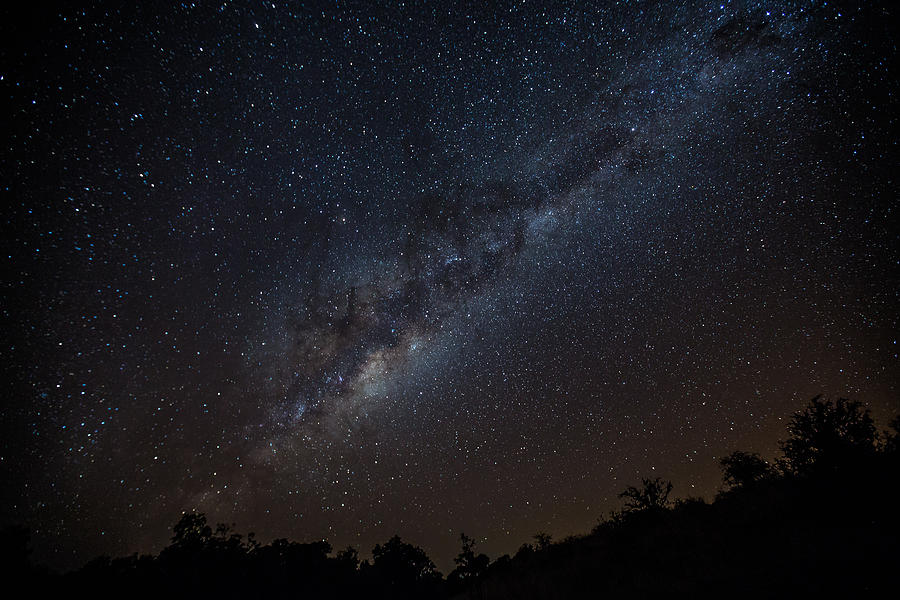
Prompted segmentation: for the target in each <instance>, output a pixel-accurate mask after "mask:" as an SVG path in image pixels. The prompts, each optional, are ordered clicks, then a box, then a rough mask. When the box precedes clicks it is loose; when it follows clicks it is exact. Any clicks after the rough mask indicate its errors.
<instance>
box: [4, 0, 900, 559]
mask: <svg viewBox="0 0 900 600" xmlns="http://www.w3.org/2000/svg"><path fill="white" fill-rule="evenodd" d="M15 4H16V5H18V4H20V3H15ZM76 4H80V5H81V7H76ZM131 4H132V3H120V2H110V3H109V4H104V3H101V2H83V3H73V4H72V5H71V6H70V5H69V4H68V3H66V6H65V7H63V8H54V7H53V6H52V5H45V6H40V7H36V8H32V9H31V10H32V13H31V14H29V15H24V16H23V15H22V14H21V12H19V10H20V7H19V10H17V11H16V12H15V13H13V12H12V9H11V8H6V9H3V11H4V14H3V15H2V16H0V22H2V26H0V27H2V31H0V33H2V37H0V40H2V41H0V48H2V54H0V57H2V59H0V88H2V98H3V101H4V103H5V107H4V110H3V121H2V122H3V137H2V149H0V175H2V181H0V185H2V191H3V197H4V199H5V202H4V204H5V206H6V208H5V210H4V213H3V219H2V221H3V232H2V243H3V254H2V257H3V260H4V262H5V264H4V269H3V305H2V331H3V338H2V339H3V344H2V354H0V362H2V369H3V381H4V384H5V385H4V386H3V387H4V392H3V394H4V395H3V401H2V402H3V404H2V440H0V454H2V455H0V478H2V479H0V481H2V485H0V488H2V491H0V514H2V521H3V523H9V522H16V523H21V524H25V525H27V526H29V527H30V528H31V529H32V531H33V543H34V546H35V548H36V554H35V559H36V560H38V561H39V562H44V563H48V564H50V565H53V566H55V567H58V568H72V567H77V566H80V565H81V564H83V563H84V562H85V561H87V560H88V559H90V558H92V557H94V556H96V555H98V554H101V553H104V554H108V555H113V556H117V555H126V554H130V553H132V552H138V551H139V552H158V551H159V550H160V549H161V548H162V547H163V546H164V545H165V544H166V543H167V541H168V539H169V537H170V536H171V526H172V525H173V524H174V523H175V522H176V521H177V520H178V518H179V517H180V515H181V513H182V511H185V510H198V511H202V512H205V513H206V514H207V516H208V518H209V519H210V521H212V522H214V523H215V522H227V523H235V524H236V528H237V530H238V531H241V532H246V531H255V532H256V534H257V536H258V538H260V539H261V540H262V541H264V542H267V541H270V540H271V539H273V538H275V537H287V538H290V539H294V540H297V541H310V540H313V539H321V538H327V539H328V540H329V541H330V542H331V543H332V544H333V545H334V546H335V547H344V546H346V545H348V544H352V545H354V546H357V547H359V548H360V549H361V551H362V553H363V555H364V556H365V555H366V554H367V553H368V551H369V550H370V549H371V548H372V546H373V545H374V544H375V543H377V542H384V541H385V540H387V539H388V538H389V537H390V536H391V535H393V534H395V533H396V534H399V535H400V536H401V537H402V538H403V539H404V540H405V541H409V542H412V543H414V544H416V545H419V546H421V547H422V548H424V549H425V550H426V551H427V552H428V553H429V555H430V556H431V557H432V558H433V559H434V560H435V561H436V562H437V563H438V566H439V567H440V568H441V569H442V570H443V571H444V572H445V573H446V572H447V571H449V570H450V568H452V561H451V558H452V557H453V556H454V555H455V554H456V553H457V552H458V547H459V541H458V540H459V533H460V532H461V531H464V532H466V533H467V534H469V535H470V536H472V537H474V538H475V539H476V540H477V541H478V543H479V546H478V548H479V550H480V551H483V552H486V553H488V554H490V555H491V556H492V557H496V556H497V555H499V554H502V553H506V552H515V550H516V549H517V548H518V547H519V546H520V545H521V544H522V543H523V542H526V541H529V540H530V538H531V536H532V535H533V534H534V533H536V532H538V531H546V532H547V533H550V534H552V535H553V536H554V537H555V538H556V539H559V538H561V537H564V536H566V535H569V534H574V533H584V532H587V531H589V530H590V528H591V527H592V526H593V525H594V524H596V522H597V520H598V518H600V517H601V516H603V515H604V514H608V511H609V510H611V509H614V508H617V507H619V506H620V502H619V500H618V499H617V498H616V495H617V494H618V492H620V491H621V490H622V489H624V488H625V487H626V486H628V485H631V484H634V483H637V482H638V481H639V480H640V478H641V477H642V476H643V477H656V476H661V477H664V478H667V479H671V480H672V481H673V482H674V484H675V489H674V495H675V496H679V497H687V496H704V497H705V498H707V499H708V500H709V499H712V497H713V496H714V495H715V493H716V491H717V490H718V489H719V486H720V481H721V474H720V470H719V468H718V465H717V457H721V456H723V455H724V454H727V453H729V452H731V451H733V450H736V449H742V450H748V451H758V452H760V453H762V454H763V456H765V457H767V458H770V459H771V458H774V457H775V455H776V452H777V449H778V446H777V440H778V439H780V438H783V437H784V431H785V429H784V428H785V425H786V421H787V418H788V417H789V416H790V415H791V414H792V413H793V412H795V411H797V410H799V409H800V408H802V406H803V405H804V404H805V403H806V402H807V401H808V400H809V399H810V398H812V397H813V396H814V395H816V394H818V393H825V394H826V395H827V396H828V397H831V398H836V397H838V396H844V397H849V398H851V399H855V400H861V401H863V402H865V403H866V404H867V406H869V407H870V408H871V410H872V412H873V415H874V416H875V417H876V420H877V422H878V423H879V424H880V425H881V426H882V427H886V424H887V417H888V416H889V415H890V414H892V413H894V412H896V411H897V410H898V408H900V400H898V398H900V369H898V357H897V353H898V345H897V336H898V305H900V299H898V289H900V266H898V265H900V239H898V238H900V235H898V227H897V220H898V219H897V214H896V213H897V208H898V202H897V186H896V184H895V177H896V174H897V167H898V164H900V161H898V152H897V138H896V136H895V135H894V134H891V133H890V131H891V130H893V131H895V132H896V131H897V123H896V120H897V115H898V102H897V99H898V92H900V85H898V82H897V73H896V70H895V67H896V64H897V52H896V42H895V38H894V35H893V32H894V25H895V17H896V14H895V13H894V11H893V9H890V8H888V6H889V5H890V3H880V2H859V3H840V2H838V3H833V2H822V1H815V2H813V1H804V2H746V3H745V2H725V3H722V2H699V1H698V2H618V3H614V2H600V3H597V5H595V6H589V3H585V2H571V3H566V4H552V5H551V4H544V3H540V2H531V1H528V2H516V3H515V4H513V5H508V6H502V7H500V6H490V7H487V6H484V5H482V4H481V3H476V4H473V5H471V6H462V5H460V6H457V5H456V3H450V2H439V3H428V4H420V3H401V4H395V5H391V6H382V5H381V3H375V2H372V3H363V4H361V5H355V4H353V3H343V2H341V3H307V4H305V5H303V6H301V5H299V4H293V3H283V2H275V3H270V2H265V3H262V2H236V3H233V2H225V3H196V4H195V3H182V4H176V3H172V4H171V5H170V6H168V7H166V6H163V3H153V2H150V3H136V4H138V5H140V6H131ZM451 5H452V6H451Z"/></svg>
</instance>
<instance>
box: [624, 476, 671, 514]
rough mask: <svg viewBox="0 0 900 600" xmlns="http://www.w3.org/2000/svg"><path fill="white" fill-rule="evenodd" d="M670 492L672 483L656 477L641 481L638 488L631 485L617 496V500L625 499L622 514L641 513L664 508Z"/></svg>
mask: <svg viewBox="0 0 900 600" xmlns="http://www.w3.org/2000/svg"><path fill="white" fill-rule="evenodd" d="M671 492H672V482H671V481H664V480H662V479H661V478H659V477H657V478H656V479H642V480H641V487H640V488H637V487H635V486H633V485H630V486H628V487H627V488H625V491H624V492H622V493H621V494H619V498H624V499H625V508H624V509H623V512H625V513H634V512H643V511H648V510H659V509H663V508H666V507H667V506H668V504H669V494H670V493H671Z"/></svg>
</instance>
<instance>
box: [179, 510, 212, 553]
mask: <svg viewBox="0 0 900 600" xmlns="http://www.w3.org/2000/svg"><path fill="white" fill-rule="evenodd" d="M172 532H173V533H174V535H173V536H172V545H173V546H176V547H178V548H180V549H185V550H199V549H201V548H204V547H205V546H207V545H208V544H209V541H210V539H212V535H213V531H212V527H210V526H209V525H207V524H206V515H204V514H203V513H185V514H184V515H182V517H181V519H179V520H178V522H177V523H176V524H175V526H174V527H173V528H172Z"/></svg>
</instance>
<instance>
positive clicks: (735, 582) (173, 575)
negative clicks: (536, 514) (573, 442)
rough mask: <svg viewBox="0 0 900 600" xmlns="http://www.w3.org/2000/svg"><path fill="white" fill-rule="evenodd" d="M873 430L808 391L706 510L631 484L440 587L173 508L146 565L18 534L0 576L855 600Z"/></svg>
mask: <svg viewBox="0 0 900 600" xmlns="http://www.w3.org/2000/svg"><path fill="white" fill-rule="evenodd" d="M890 425H891V428H892V431H888V432H884V433H879V432H878V430H877V429H876V427H875V423H874V422H873V420H872V418H871V417H870V415H869V413H868V411H867V410H865V409H864V407H863V406H862V405H861V404H860V403H858V402H851V401H849V400H845V399H839V400H837V401H835V402H832V401H828V400H824V399H822V398H821V397H816V398H813V399H812V400H811V401H810V403H809V404H808V405H807V406H806V407H805V408H804V409H803V410H801V411H799V412H798V413H796V414H795V415H794V416H793V418H792V419H791V421H790V423H789V425H788V437H787V438H786V439H785V440H784V441H782V442H781V444H780V447H781V452H782V454H781V456H780V457H778V458H777V460H775V461H773V462H771V463H770V462H767V461H766V460H764V459H763V458H762V457H760V456H759V455H757V454H751V453H746V452H741V451H737V452H734V453H732V454H730V455H729V456H727V457H725V458H723V459H721V461H720V465H721V467H722V470H723V484H724V486H725V487H724V490H723V491H722V492H720V493H719V494H718V495H717V497H716V498H715V499H714V500H713V501H712V502H706V501H705V500H703V499H700V498H685V499H678V500H674V501H672V500H671V499H670V494H671V491H672V488H673V486H672V484H671V482H668V481H666V480H664V479H662V478H655V479H644V480H642V481H641V482H640V483H639V484H637V485H634V486H629V487H628V488H626V489H625V490H624V491H623V492H622V493H621V494H620V497H621V498H622V500H623V506H622V508H621V510H619V511H614V512H613V513H611V514H610V515H609V516H608V517H607V518H604V519H602V520H601V521H600V522H599V523H598V525H597V526H596V527H595V528H594V529H593V530H592V531H591V532H589V533H586V534H584V535H581V536H575V537H570V538H567V539H565V540H562V541H559V542H555V543H554V542H552V540H551V538H550V536H549V535H547V534H544V533H539V534H537V535H535V536H534V543H526V544H523V545H522V546H521V548H520V549H519V550H518V552H516V553H515V555H514V556H509V555H504V556H501V557H499V558H497V559H496V560H494V561H493V562H492V561H491V560H490V559H489V557H488V556H486V555H485V554H481V553H478V552H477V548H476V546H475V542H474V541H473V539H471V538H469V537H468V536H466V535H465V534H462V535H461V540H460V541H461V551H460V553H459V555H458V557H457V558H456V559H455V564H456V568H455V569H454V570H453V571H452V572H451V573H449V575H448V576H447V577H446V578H445V577H444V576H443V575H442V574H441V573H440V572H438V571H437V569H436V568H435V565H434V563H433V562H432V561H431V560H430V559H429V558H428V555H427V554H426V552H425V551H424V550H422V549H421V548H419V547H417V546H415V545H413V544H410V543H408V542H406V541H404V540H402V539H400V538H399V537H397V536H394V537H392V538H391V539H389V540H387V541H386V542H385V543H383V544H378V545H376V546H375V548H374V549H373V550H372V559H371V560H363V561H360V559H359V555H358V552H357V550H356V549H354V548H346V549H343V550H339V551H335V550H334V549H333V548H332V547H331V545H330V544H329V543H328V542H326V541H314V542H311V543H298V542H291V541H288V540H285V539H277V540H275V541H273V542H271V543H270V544H265V545H263V544H261V543H259V542H258V541H257V540H256V539H255V538H254V536H253V534H249V535H246V536H244V535H242V534H239V533H236V532H234V531H233V530H232V529H231V527H229V526H227V525H223V524H220V525H217V526H215V527H214V526H212V525H210V524H209V523H208V522H207V519H206V516H205V515H203V514H199V513H187V514H185V515H183V516H182V518H181V519H180V520H179V521H178V522H177V523H176V524H175V526H174V527H173V535H172V538H171V543H170V545H169V546H167V547H166V548H165V549H163V550H162V551H161V552H160V553H159V554H158V555H156V556H150V555H146V556H139V555H133V556H130V557H124V558H114V559H113V558H109V557H98V558H96V559H94V560H92V561H91V562H89V563H88V564H86V565H84V566H83V567H82V568H81V569H78V570H77V571H74V572H70V573H66V574H62V575H59V574H54V573H51V572H49V571H47V570H46V569H42V568H40V567H37V566H35V565H33V564H32V563H31V562H30V560H29V557H28V534H27V531H26V530H24V529H23V528H21V527H15V528H9V529H6V530H4V531H3V533H2V538H0V549H2V550H0V551H2V553H3V554H2V559H0V560H2V569H3V576H4V582H5V584H6V586H7V587H8V589H16V587H17V586H18V585H24V586H27V587H25V588H23V589H28V590H30V592H31V593H33V594H37V595H38V596H43V595H50V594H52V595H54V596H57V597H61V596H63V595H65V596H68V595H75V596H80V595H90V596H93V597H131V598H135V597H137V598H164V597H176V598H188V597H208V598H374V599H382V598H385V599H386V598H400V599H403V598H438V599H440V598H460V599H462V598H471V599H478V600H490V599H507V598H523V599H530V598H534V599H538V598H541V599H548V598H554V599H555V598H596V597H616V598H643V597H651V596H668V597H711V596H716V597H720V596H725V597H730V598H750V597H754V598H756V597H787V596H801V597H811V596H814V595H817V594H818V595H822V596H823V597H832V596H835V595H836V594H841V595H846V596H848V597H867V596H873V595H875V594H876V593H881V592H886V593H890V592H891V591H894V592H895V593H896V590H897V587H898V584H897V579H896V576H895V574H894V568H895V565H896V563H897V560H898V558H900V541H898V540H900V512H898V509H897V506H898V502H897V498H898V495H897V492H898V485H897V474H898V473H900V470H898V466H900V465H898V443H900V417H896V418H894V419H893V421H892V422H891V424H890Z"/></svg>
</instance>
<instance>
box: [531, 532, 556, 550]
mask: <svg viewBox="0 0 900 600" xmlns="http://www.w3.org/2000/svg"><path fill="white" fill-rule="evenodd" d="M531 539H533V540H534V541H535V543H536V544H537V549H538V550H546V549H547V548H549V547H550V542H552V541H553V536H552V535H550V534H549V533H546V532H543V531H538V532H537V533H536V534H534V535H533V536H531Z"/></svg>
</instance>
